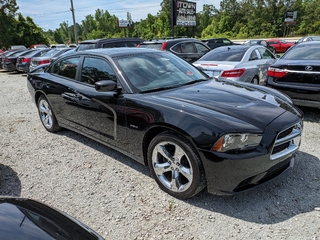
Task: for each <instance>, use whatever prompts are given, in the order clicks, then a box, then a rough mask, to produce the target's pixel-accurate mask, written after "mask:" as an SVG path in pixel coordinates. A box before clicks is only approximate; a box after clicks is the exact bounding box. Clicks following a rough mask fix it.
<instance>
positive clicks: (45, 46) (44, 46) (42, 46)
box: [29, 44, 48, 49]
mask: <svg viewBox="0 0 320 240" xmlns="http://www.w3.org/2000/svg"><path fill="white" fill-rule="evenodd" d="M29 48H30V49H32V48H48V46H47V45H45V44H32V45H30V47H29Z"/></svg>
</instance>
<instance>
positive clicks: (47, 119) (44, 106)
mask: <svg viewBox="0 0 320 240" xmlns="http://www.w3.org/2000/svg"><path fill="white" fill-rule="evenodd" d="M38 112H39V116H40V120H41V123H42V125H43V126H44V128H45V129H46V130H47V131H49V132H57V131H59V130H60V129H61V127H60V126H59V125H58V122H57V119H56V117H55V115H54V113H53V111H52V109H51V106H50V104H49V102H48V99H47V98H46V97H45V96H44V95H41V96H40V97H39V99H38Z"/></svg>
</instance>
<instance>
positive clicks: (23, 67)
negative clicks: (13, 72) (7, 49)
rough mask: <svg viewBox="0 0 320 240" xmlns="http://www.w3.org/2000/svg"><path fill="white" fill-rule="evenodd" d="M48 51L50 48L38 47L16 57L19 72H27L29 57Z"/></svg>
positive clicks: (38, 55)
mask: <svg viewBox="0 0 320 240" xmlns="http://www.w3.org/2000/svg"><path fill="white" fill-rule="evenodd" d="M48 51H50V48H39V49H36V50H34V51H31V52H29V53H28V54H26V55H24V56H20V57H18V59H17V63H16V68H17V71H19V72H29V67H30V63H31V58H33V57H40V56H42V55H43V54H45V53H46V52H48Z"/></svg>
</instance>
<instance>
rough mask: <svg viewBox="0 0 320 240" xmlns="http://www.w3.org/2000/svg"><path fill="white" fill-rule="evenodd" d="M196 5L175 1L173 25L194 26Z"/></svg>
mask: <svg viewBox="0 0 320 240" xmlns="http://www.w3.org/2000/svg"><path fill="white" fill-rule="evenodd" d="M196 5H197V4H196V3H195V2H186V1H176V6H175V8H176V9H175V20H176V22H175V24H176V25H177V26H196V25H197V23H196Z"/></svg>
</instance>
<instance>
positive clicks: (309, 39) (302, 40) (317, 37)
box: [296, 36, 320, 43]
mask: <svg viewBox="0 0 320 240" xmlns="http://www.w3.org/2000/svg"><path fill="white" fill-rule="evenodd" d="M309 41H320V36H306V37H302V38H300V39H299V40H298V41H297V42H296V43H301V42H309Z"/></svg>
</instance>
